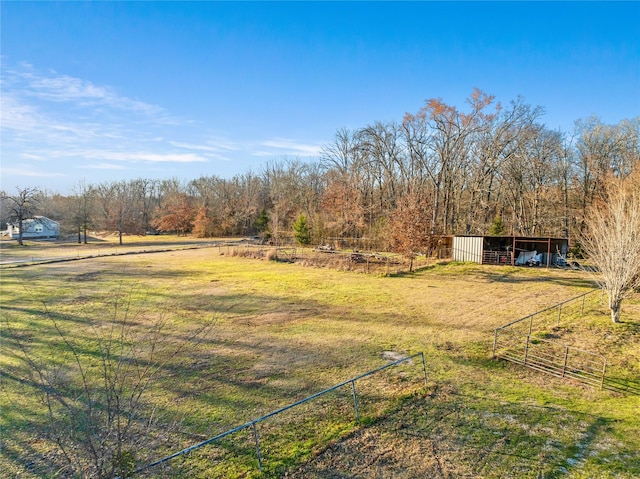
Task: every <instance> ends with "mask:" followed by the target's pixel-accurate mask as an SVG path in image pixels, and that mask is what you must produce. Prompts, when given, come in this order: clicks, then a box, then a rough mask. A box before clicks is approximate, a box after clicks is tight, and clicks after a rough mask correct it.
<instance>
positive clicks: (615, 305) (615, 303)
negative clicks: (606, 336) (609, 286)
mask: <svg viewBox="0 0 640 479" xmlns="http://www.w3.org/2000/svg"><path fill="white" fill-rule="evenodd" d="M609 294H611V293H609ZM621 306H622V301H620V300H619V299H617V298H611V297H609V309H610V310H611V321H613V322H614V323H619V322H620V307H621Z"/></svg>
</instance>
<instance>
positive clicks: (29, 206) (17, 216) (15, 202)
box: [3, 186, 40, 246]
mask: <svg viewBox="0 0 640 479" xmlns="http://www.w3.org/2000/svg"><path fill="white" fill-rule="evenodd" d="M39 194H40V190H39V189H38V188H34V187H26V188H21V187H19V186H18V187H16V194H15V195H6V194H5V193H3V196H4V198H3V200H5V201H6V203H7V205H8V207H9V211H10V218H11V220H12V221H13V222H14V224H15V225H16V226H17V227H18V244H19V245H20V246H24V243H23V241H22V235H23V222H24V220H26V219H29V218H31V217H32V216H33V215H34V214H35V212H36V210H37V208H38V195H39Z"/></svg>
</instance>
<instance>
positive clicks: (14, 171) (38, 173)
mask: <svg viewBox="0 0 640 479" xmlns="http://www.w3.org/2000/svg"><path fill="white" fill-rule="evenodd" d="M0 171H1V172H2V175H3V176H4V175H16V176H28V177H31V178H54V177H61V176H66V175H65V174H64V173H59V172H52V171H42V170H39V169H37V168H34V167H33V166H32V165H18V166H17V167H7V168H5V167H4V166H3V167H1V168H0Z"/></svg>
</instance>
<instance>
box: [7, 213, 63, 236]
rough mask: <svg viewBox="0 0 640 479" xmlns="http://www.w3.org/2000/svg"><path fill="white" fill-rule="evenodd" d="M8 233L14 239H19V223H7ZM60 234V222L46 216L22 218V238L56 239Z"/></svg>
mask: <svg viewBox="0 0 640 479" xmlns="http://www.w3.org/2000/svg"><path fill="white" fill-rule="evenodd" d="M7 233H8V234H9V237H10V238H12V239H17V238H18V235H19V234H20V228H19V227H18V224H17V223H8V224H7ZM59 236H60V223H58V222H57V221H53V220H52V219H49V218H47V217H46V216H34V217H33V218H29V219H26V220H22V239H56V238H58V237H59Z"/></svg>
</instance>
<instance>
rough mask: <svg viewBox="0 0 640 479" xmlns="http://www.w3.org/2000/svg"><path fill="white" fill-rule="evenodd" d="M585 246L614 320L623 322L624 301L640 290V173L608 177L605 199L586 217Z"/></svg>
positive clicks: (638, 171)
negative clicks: (621, 312)
mask: <svg viewBox="0 0 640 479" xmlns="http://www.w3.org/2000/svg"><path fill="white" fill-rule="evenodd" d="M586 220H587V221H586V222H587V232H586V233H585V234H584V235H583V246H584V248H585V250H586V251H587V253H588V254H589V257H590V258H591V260H592V261H593V262H594V263H595V265H596V266H597V268H598V270H599V273H600V275H599V276H598V283H599V284H600V285H601V286H602V287H603V288H604V289H605V290H606V292H607V294H608V296H609V309H610V310H611V320H612V321H613V322H614V323H618V322H620V307H621V305H622V301H623V300H624V298H625V297H626V296H627V295H628V294H629V293H630V292H631V291H633V290H634V289H637V288H640V170H637V171H636V172H635V173H634V174H632V175H631V176H629V177H627V178H613V177H612V178H609V180H608V182H607V183H606V190H605V193H604V198H603V200H602V201H601V202H600V203H598V204H596V205H594V207H592V209H591V211H590V214H589V215H588V216H587V218H586Z"/></svg>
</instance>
